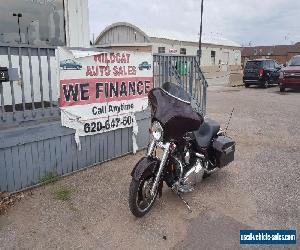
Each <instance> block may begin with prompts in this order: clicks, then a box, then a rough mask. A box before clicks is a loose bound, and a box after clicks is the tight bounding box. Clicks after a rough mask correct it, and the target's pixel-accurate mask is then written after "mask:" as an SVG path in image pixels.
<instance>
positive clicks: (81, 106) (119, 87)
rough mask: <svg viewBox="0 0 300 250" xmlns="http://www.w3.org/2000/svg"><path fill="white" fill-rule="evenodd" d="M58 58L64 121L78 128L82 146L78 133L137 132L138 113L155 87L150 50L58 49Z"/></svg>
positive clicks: (65, 124)
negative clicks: (127, 128)
mask: <svg viewBox="0 0 300 250" xmlns="http://www.w3.org/2000/svg"><path fill="white" fill-rule="evenodd" d="M59 61H60V62H59V64H60V65H59V68H60V102H59V103H60V108H61V121H62V125H63V126H65V127H68V128H73V129H75V130H76V134H75V139H76V142H77V144H79V146H80V143H79V136H86V135H93V134H97V133H103V132H107V131H111V130H115V129H119V128H125V127H132V126H133V127H134V131H135V132H137V127H136V120H135V112H138V111H142V110H144V109H146V108H147V105H148V98H147V95H148V93H149V91H150V90H151V89H152V88H153V70H152V55H151V53H142V52H100V53H99V52H97V51H74V50H66V49H64V48H59ZM134 148H135V147H134ZM135 149H136V148H135Z"/></svg>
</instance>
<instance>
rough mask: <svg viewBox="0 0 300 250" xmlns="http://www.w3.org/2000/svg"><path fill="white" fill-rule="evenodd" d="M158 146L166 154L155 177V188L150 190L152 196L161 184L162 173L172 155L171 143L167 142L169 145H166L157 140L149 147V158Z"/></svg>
mask: <svg viewBox="0 0 300 250" xmlns="http://www.w3.org/2000/svg"><path fill="white" fill-rule="evenodd" d="M156 146H158V147H160V148H162V149H163V150H164V153H163V156H162V159H161V161H160V164H159V167H158V171H157V173H156V176H155V180H154V183H153V186H152V188H151V190H150V192H151V195H155V191H156V190H157V187H158V184H159V181H160V177H161V174H162V171H163V169H164V166H165V164H166V162H167V159H168V156H169V153H170V143H169V142H167V143H165V144H164V143H162V142H157V141H155V140H152V141H151V143H150V145H149V147H148V152H147V156H152V154H153V151H154V149H155V147H156Z"/></svg>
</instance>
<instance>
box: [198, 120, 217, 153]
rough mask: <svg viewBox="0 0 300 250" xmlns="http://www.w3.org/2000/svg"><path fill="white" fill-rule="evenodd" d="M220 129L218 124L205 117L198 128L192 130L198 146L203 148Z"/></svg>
mask: <svg viewBox="0 0 300 250" xmlns="http://www.w3.org/2000/svg"><path fill="white" fill-rule="evenodd" d="M219 130H220V124H218V123H217V122H216V121H214V120H211V119H208V118H207V119H205V120H204V122H203V123H202V124H201V126H200V128H199V129H198V130H197V131H195V132H194V134H195V138H196V141H197V143H198V146H199V147H201V148H205V147H207V146H208V145H209V143H210V141H211V139H212V138H213V137H214V136H215V135H217V133H218V132H219Z"/></svg>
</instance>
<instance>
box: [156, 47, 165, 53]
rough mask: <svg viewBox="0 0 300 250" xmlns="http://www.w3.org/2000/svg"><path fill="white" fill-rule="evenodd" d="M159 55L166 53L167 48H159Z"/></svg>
mask: <svg viewBox="0 0 300 250" xmlns="http://www.w3.org/2000/svg"><path fill="white" fill-rule="evenodd" d="M158 53H159V54H163V53H166V48H165V47H158Z"/></svg>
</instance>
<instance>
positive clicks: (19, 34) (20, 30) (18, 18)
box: [18, 15, 22, 43]
mask: <svg viewBox="0 0 300 250" xmlns="http://www.w3.org/2000/svg"><path fill="white" fill-rule="evenodd" d="M18 26H19V37H20V43H22V38H21V27H20V16H19V15H18Z"/></svg>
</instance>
